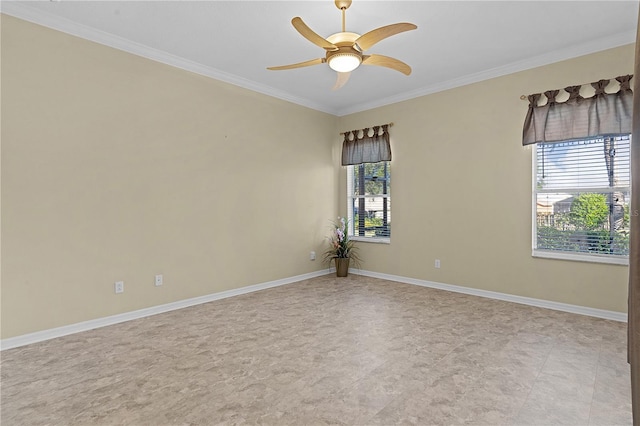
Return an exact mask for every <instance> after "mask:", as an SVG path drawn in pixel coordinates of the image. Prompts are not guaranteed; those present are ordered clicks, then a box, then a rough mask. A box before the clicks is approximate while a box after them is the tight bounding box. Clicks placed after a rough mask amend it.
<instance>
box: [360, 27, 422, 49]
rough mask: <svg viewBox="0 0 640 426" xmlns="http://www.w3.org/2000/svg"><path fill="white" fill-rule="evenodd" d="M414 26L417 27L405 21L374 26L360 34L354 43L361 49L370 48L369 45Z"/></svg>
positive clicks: (413, 28)
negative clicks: (378, 26)
mask: <svg viewBox="0 0 640 426" xmlns="http://www.w3.org/2000/svg"><path fill="white" fill-rule="evenodd" d="M416 28H418V27H417V26H416V25H414V24H410V23H407V22H403V23H400V24H391V25H387V26H385V27H380V28H376V29H375V30H371V31H369V32H368V33H366V34H363V35H361V36H360V37H358V39H357V40H356V44H357V45H358V46H359V47H360V49H362V50H363V51H364V50H368V49H370V48H371V46H373V45H374V44H376V43H377V42H379V41H381V40H384V39H385V38H387V37H391V36H392V35H396V34H399V33H403V32H405V31H411V30H415V29H416Z"/></svg>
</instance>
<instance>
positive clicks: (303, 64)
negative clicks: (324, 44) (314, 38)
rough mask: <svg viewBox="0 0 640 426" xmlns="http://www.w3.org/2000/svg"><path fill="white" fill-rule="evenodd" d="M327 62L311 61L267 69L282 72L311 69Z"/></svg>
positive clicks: (320, 60)
mask: <svg viewBox="0 0 640 426" xmlns="http://www.w3.org/2000/svg"><path fill="white" fill-rule="evenodd" d="M325 62H327V60H326V59H325V58H318V59H311V60H310V61H304V62H298V63H297V64H290V65H281V66H279V67H267V69H268V70H272V71H280V70H291V69H294V68H302V67H310V66H311V65H319V64H323V63H325Z"/></svg>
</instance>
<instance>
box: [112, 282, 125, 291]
mask: <svg viewBox="0 0 640 426" xmlns="http://www.w3.org/2000/svg"><path fill="white" fill-rule="evenodd" d="M114 289H115V291H116V294H117V293H124V281H116V284H115V286H114Z"/></svg>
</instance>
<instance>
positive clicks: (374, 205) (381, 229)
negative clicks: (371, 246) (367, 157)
mask: <svg viewBox="0 0 640 426" xmlns="http://www.w3.org/2000/svg"><path fill="white" fill-rule="evenodd" d="M390 194H391V173H390V162H389V161H380V162H378V163H363V164H357V165H353V166H348V167H347V206H348V212H347V215H348V218H349V236H351V237H354V238H359V237H360V238H363V239H367V240H369V241H376V240H377V241H389V238H390V237H391V195H390Z"/></svg>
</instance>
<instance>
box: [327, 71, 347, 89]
mask: <svg viewBox="0 0 640 426" xmlns="http://www.w3.org/2000/svg"><path fill="white" fill-rule="evenodd" d="M337 74H338V78H337V79H336V84H334V85H333V87H332V88H331V90H338V89H339V88H341V87H342V86H344V85H345V84H346V83H347V81H348V80H349V76H351V73H350V72H339V73H337Z"/></svg>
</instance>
